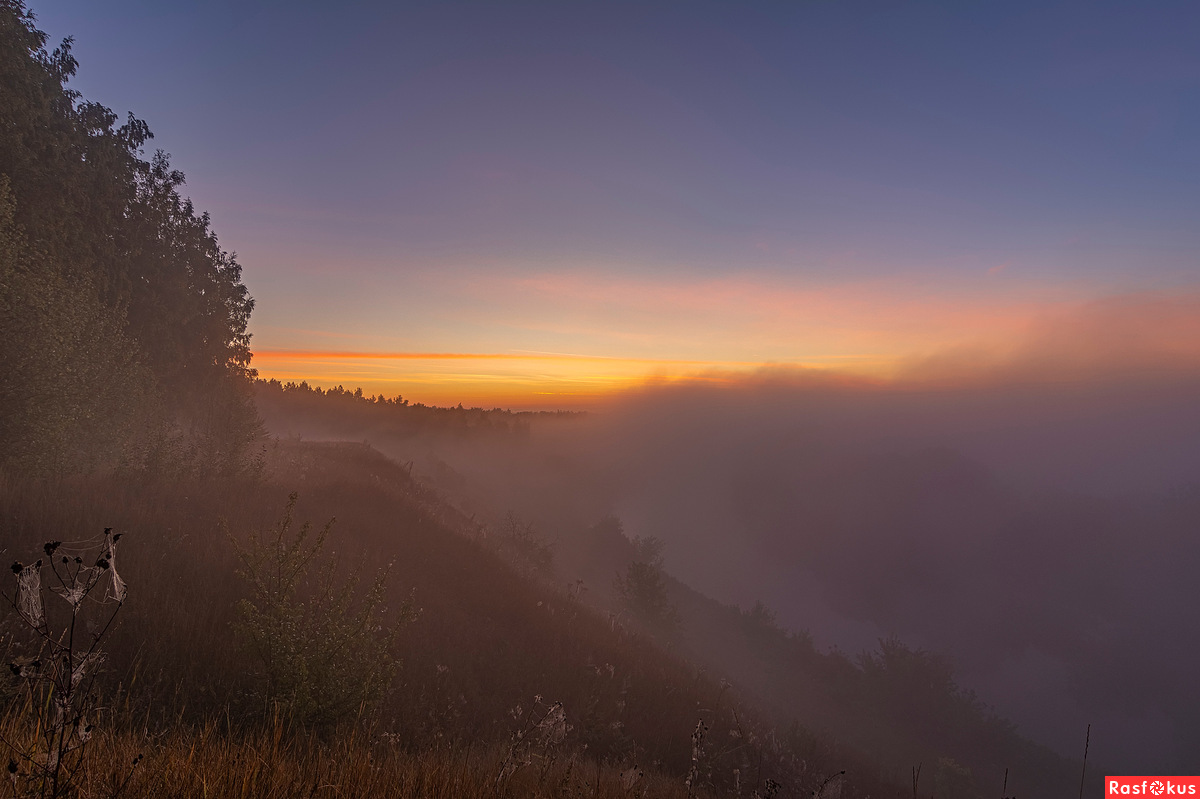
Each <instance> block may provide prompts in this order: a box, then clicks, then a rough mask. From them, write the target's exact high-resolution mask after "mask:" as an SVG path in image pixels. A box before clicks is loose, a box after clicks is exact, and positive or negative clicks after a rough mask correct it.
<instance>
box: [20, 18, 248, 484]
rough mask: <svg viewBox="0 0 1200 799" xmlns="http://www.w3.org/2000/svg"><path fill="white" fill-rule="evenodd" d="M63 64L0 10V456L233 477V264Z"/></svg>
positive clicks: (140, 147) (237, 312)
mask: <svg viewBox="0 0 1200 799" xmlns="http://www.w3.org/2000/svg"><path fill="white" fill-rule="evenodd" d="M76 67H77V63H76V60H75V58H74V56H73V55H72V54H71V40H70V39H67V40H65V41H64V42H63V43H62V45H61V46H59V47H57V48H55V49H54V50H53V51H51V50H48V49H47V47H46V34H44V33H42V32H41V31H39V30H37V29H36V28H35V27H34V20H33V16H32V14H31V13H30V12H29V11H28V10H27V9H26V8H25V7H24V4H23V3H21V2H14V1H13V0H4V2H2V3H0V362H3V364H4V369H3V370H0V404H2V406H3V407H4V409H5V413H4V415H3V417H2V418H0V458H3V459H4V461H6V462H11V463H16V464H20V465H21V466H22V467H23V468H27V469H34V470H38V471H46V472H62V471H64V470H66V471H75V470H87V469H91V468H95V467H97V466H101V465H139V466H154V465H155V464H156V463H165V462H168V460H169V461H170V462H174V463H179V462H181V460H186V461H187V462H188V463H189V464H190V467H189V468H204V469H229V468H235V467H236V464H237V463H238V459H239V457H240V455H241V454H242V452H243V450H244V448H245V447H246V445H247V444H248V443H249V442H250V441H251V440H252V439H253V438H254V437H255V436H256V435H257V434H258V425H257V418H256V415H255V411H254V407H253V403H252V399H251V396H250V391H249V380H250V378H251V377H253V375H254V370H252V369H251V368H250V336H249V334H248V333H247V332H246V326H247V323H248V321H249V319H250V312H251V310H252V309H253V308H254V300H253V299H252V298H251V297H250V295H249V293H248V292H247V290H246V287H245V286H244V285H243V284H242V270H241V266H239V264H238V262H237V260H236V258H235V257H234V256H233V255H232V254H231V253H228V252H226V251H225V250H223V249H222V248H221V246H220V244H219V243H218V241H217V237H216V235H215V234H214V233H213V231H212V230H211V228H210V224H209V217H208V214H206V213H199V212H197V210H196V209H195V208H194V207H193V205H192V203H191V201H190V200H188V199H187V198H185V197H184V196H183V195H182V194H181V193H180V191H181V188H182V186H183V182H184V176H183V174H182V173H181V172H179V171H178V170H175V169H172V168H171V164H170V159H169V156H168V155H167V154H166V153H164V152H162V151H161V150H159V151H155V152H153V153H150V154H147V151H146V146H147V143H148V142H150V141H151V139H152V138H153V134H152V133H151V132H150V128H149V126H148V125H147V124H146V123H145V122H143V121H142V120H140V119H137V118H136V117H134V116H133V115H132V114H130V115H129V116H128V118H127V119H125V120H124V121H121V120H120V119H119V117H118V116H117V114H116V113H115V112H113V111H112V110H111V109H109V108H106V107H104V106H103V105H101V104H99V103H95V102H91V101H88V100H85V99H84V98H82V97H81V96H80V94H79V92H77V91H75V90H73V89H71V88H68V85H67V84H68V81H69V80H70V78H71V76H72V75H74V74H75V70H76Z"/></svg>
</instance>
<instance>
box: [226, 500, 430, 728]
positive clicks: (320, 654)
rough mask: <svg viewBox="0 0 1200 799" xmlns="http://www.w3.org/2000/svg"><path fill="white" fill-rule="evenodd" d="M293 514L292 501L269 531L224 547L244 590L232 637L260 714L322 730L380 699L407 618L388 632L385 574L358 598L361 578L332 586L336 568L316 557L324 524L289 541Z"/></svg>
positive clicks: (408, 607) (406, 614)
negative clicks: (256, 670) (246, 657)
mask: <svg viewBox="0 0 1200 799" xmlns="http://www.w3.org/2000/svg"><path fill="white" fill-rule="evenodd" d="M295 505H296V494H292V495H291V497H290V498H289V499H288V503H287V507H286V509H285V511H284V515H283V518H282V519H281V520H280V521H279V522H278V523H277V524H276V525H275V526H274V528H273V529H272V530H270V531H266V532H260V533H256V534H254V535H252V536H251V537H250V539H249V541H248V542H247V543H246V545H245V546H243V545H241V544H239V543H238V542H237V541H236V540H234V541H233V544H234V548H235V550H236V552H237V556H238V559H239V560H240V561H241V568H240V569H239V571H238V574H239V575H240V576H241V577H242V578H244V579H245V580H246V582H247V583H248V585H249V588H250V596H249V598H246V599H243V600H242V601H241V602H240V603H239V604H238V617H239V618H238V621H237V623H236V629H237V632H238V633H239V634H240V636H241V638H242V640H243V642H244V644H245V646H246V648H247V649H248V650H249V652H250V653H251V655H252V656H253V657H254V659H255V660H256V661H257V663H258V666H259V667H260V669H261V673H260V675H259V676H260V677H261V681H262V698H263V699H264V703H265V706H266V708H267V709H269V710H276V709H278V710H283V711H284V712H286V713H287V714H288V715H289V716H290V717H291V718H293V719H294V720H296V721H299V722H301V723H303V724H306V725H311V726H326V725H330V724H334V723H337V722H339V721H343V720H346V719H348V718H352V717H353V716H354V715H355V714H356V713H358V712H359V711H360V710H362V709H363V708H364V707H367V706H371V705H374V704H376V703H378V701H379V700H380V699H382V697H383V694H384V692H385V691H386V689H387V687H388V685H389V684H390V683H391V680H392V677H393V676H394V674H395V671H396V669H397V667H398V665H399V664H398V662H397V660H396V659H395V657H394V656H393V654H392V651H393V648H394V647H393V645H394V643H395V641H396V636H397V635H398V634H399V631H400V626H401V625H402V624H403V623H405V622H407V621H410V620H412V619H413V618H414V617H415V611H414V609H413V606H412V603H411V602H410V601H406V602H405V603H404V604H403V605H402V606H401V607H400V609H399V611H398V613H397V614H396V616H395V617H394V619H393V623H392V624H391V625H388V624H387V618H386V615H387V614H386V609H385V607H384V599H385V589H386V583H387V575H388V571H389V568H390V566H389V567H388V568H384V569H381V570H380V571H379V572H378V573H377V574H376V575H375V578H374V580H373V581H372V583H371V585H370V587H369V588H368V589H367V590H366V592H365V593H364V594H363V596H362V597H358V596H357V594H358V593H359V592H358V586H359V582H360V578H361V569H355V570H354V571H353V572H352V573H351V574H350V575H349V576H348V577H346V578H343V579H339V577H338V570H337V563H336V561H335V560H334V559H332V558H328V557H323V552H322V550H323V549H324V546H325V541H326V539H327V538H328V536H329V533H330V531H331V530H332V528H333V520H332V519H331V520H330V521H329V522H328V523H327V524H326V525H325V526H324V527H323V528H322V529H321V530H320V532H318V533H317V534H316V535H315V536H313V535H312V526H311V525H310V524H309V523H308V522H305V523H304V524H303V525H301V526H300V529H299V530H298V531H296V532H295V533H293V532H292V526H293V520H292V515H293V512H294V510H295ZM231 540H232V539H231ZM322 561H323V562H322Z"/></svg>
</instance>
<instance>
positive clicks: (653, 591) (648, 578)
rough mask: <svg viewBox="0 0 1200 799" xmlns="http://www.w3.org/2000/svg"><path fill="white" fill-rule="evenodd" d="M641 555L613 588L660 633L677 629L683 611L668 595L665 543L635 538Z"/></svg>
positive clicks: (617, 580)
mask: <svg viewBox="0 0 1200 799" xmlns="http://www.w3.org/2000/svg"><path fill="white" fill-rule="evenodd" d="M633 543H634V545H635V547H636V549H637V555H636V556H635V559H634V561H633V562H632V563H630V564H629V567H628V568H627V569H626V570H625V573H624V574H618V575H617V577H616V579H615V580H614V581H613V588H614V590H615V591H616V593H617V598H618V599H620V601H621V604H622V605H623V606H624V607H625V609H626V610H628V611H629V612H630V613H631V614H633V616H634V617H635V618H637V619H638V620H639V621H641V622H642V623H643V624H645V625H646V626H648V627H650V628H651V629H654V630H657V631H659V632H665V633H670V632H674V631H675V630H676V629H677V628H678V626H679V622H680V619H679V611H678V610H676V608H675V606H674V605H672V604H671V600H670V598H669V596H668V594H667V580H666V576H665V574H664V572H663V560H662V551H663V546H664V545H663V542H662V541H661V540H660V539H658V538H655V537H653V536H651V537H648V538H635V539H634V540H633Z"/></svg>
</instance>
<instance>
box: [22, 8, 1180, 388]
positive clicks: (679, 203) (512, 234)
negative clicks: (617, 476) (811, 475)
mask: <svg viewBox="0 0 1200 799" xmlns="http://www.w3.org/2000/svg"><path fill="white" fill-rule="evenodd" d="M32 9H33V11H34V12H35V14H36V15H37V18H38V21H39V27H41V28H42V29H43V30H45V31H46V32H47V33H49V34H50V36H51V38H52V39H54V40H57V39H60V38H62V37H64V36H68V35H70V36H74V37H75V54H76V56H77V58H78V59H79V62H80V69H79V72H78V75H77V77H76V78H75V79H74V81H73V85H74V87H75V88H76V89H79V90H80V91H82V93H83V95H84V96H85V97H86V98H88V99H91V100H96V101H99V102H102V103H104V104H106V105H108V106H110V107H112V108H113V109H114V110H116V111H117V112H118V113H119V114H122V115H124V114H125V113H126V112H130V111H132V112H133V113H134V114H136V115H137V116H139V117H140V118H143V119H145V120H146V121H147V122H148V123H149V124H150V127H151V129H152V130H153V131H154V133H155V139H154V141H153V142H152V143H151V146H152V147H155V148H162V149H164V150H165V151H167V152H169V153H170V154H171V155H172V160H173V163H174V165H175V166H176V167H178V168H180V169H182V170H183V171H184V172H185V173H186V174H187V176H188V184H187V188H186V192H187V193H188V194H189V195H190V196H191V197H192V199H193V200H194V201H195V202H196V204H197V206H198V207H199V208H201V209H206V210H208V211H209V212H210V213H211V215H212V224H213V228H214V229H215V231H216V233H217V235H218V237H219V238H220V241H221V243H222V246H223V247H225V248H226V249H227V250H230V251H233V252H236V253H237V255H238V258H239V261H240V262H241V264H242V265H243V267H244V270H245V271H244V279H245V282H246V284H247V286H248V287H249V289H250V291H251V293H252V294H253V296H254V297H255V299H256V308H255V312H254V315H253V319H252V322H251V332H252V333H253V335H254V338H253V348H254V351H255V366H257V368H258V369H259V370H260V374H261V375H262V376H264V377H277V378H280V379H283V380H297V381H298V380H301V379H307V380H309V381H310V382H311V383H315V384H319V385H325V386H331V385H335V384H342V385H345V386H346V387H352V386H361V387H363V388H364V390H366V391H367V392H368V393H372V394H373V393H376V392H378V393H384V394H386V395H388V396H394V395H396V394H402V395H403V396H405V397H407V398H409V399H411V400H414V401H422V402H427V403H435V404H456V403H459V402H461V403H463V404H467V405H484V406H494V405H505V406H510V407H589V406H594V405H597V404H600V403H603V401H604V399H605V398H606V397H609V396H612V394H613V392H614V391H618V390H620V389H626V388H630V387H635V386H638V385H642V384H645V383H646V382H648V381H649V382H659V383H661V382H664V381H701V382H704V381H729V380H737V379H739V377H740V376H744V375H747V374H753V373H757V372H761V371H763V370H780V369H785V370H786V369H802V368H817V369H827V370H835V371H840V372H848V373H852V374H855V375H859V376H866V377H868V378H871V379H880V380H886V379H889V378H893V377H895V376H896V375H898V374H908V373H910V372H911V371H912V369H913V368H914V364H928V363H931V362H941V361H943V360H944V359H945V358H946V357H948V354H949V355H953V354H955V353H958V354H959V355H960V356H961V355H962V354H964V353H967V354H971V355H970V357H971V358H983V359H985V360H986V359H989V358H990V359H997V358H1000V359H1002V358H1003V357H1004V354H1005V353H1006V352H1009V351H1011V350H1013V349H1014V348H1015V349H1020V348H1021V346H1022V342H1026V341H1029V340H1032V339H1036V338H1037V336H1038V335H1039V334H1038V331H1040V330H1044V329H1045V328H1046V326H1047V325H1051V326H1052V325H1054V324H1056V322H1055V320H1060V319H1062V318H1067V317H1071V316H1072V315H1078V314H1080V313H1087V309H1089V308H1095V307H1097V306H1098V305H1099V306H1106V305H1112V304H1114V303H1117V304H1121V305H1122V307H1125V308H1126V309H1128V312H1127V313H1125V314H1124V315H1123V316H1122V317H1121V320H1120V324H1121V325H1122V326H1121V327H1119V328H1117V329H1116V332H1115V333H1114V331H1113V329H1106V335H1105V336H1101V337H1100V340H1098V341H1096V342H1089V341H1084V342H1083V343H1082V344H1080V346H1079V347H1077V348H1076V350H1075V354H1076V355H1077V356H1079V357H1088V358H1092V359H1093V360H1095V358H1096V357H1097V356H1098V355H1100V356H1102V355H1103V351H1104V347H1106V346H1109V345H1111V344H1112V343H1113V341H1114V339H1115V340H1126V339H1127V338H1129V337H1131V336H1132V337H1138V338H1139V339H1146V338H1147V337H1150V338H1153V337H1154V336H1156V335H1161V336H1163V337H1165V338H1163V339H1162V340H1161V341H1151V342H1150V348H1151V349H1162V346H1167V345H1169V344H1172V339H1171V338H1170V337H1172V336H1175V335H1177V333H1178V327H1177V326H1172V325H1161V324H1157V323H1158V322H1159V321H1160V320H1159V316H1158V311H1159V310H1160V309H1161V308H1162V307H1163V304H1164V303H1167V304H1170V303H1177V302H1178V303H1183V306H1182V307H1186V308H1191V307H1194V306H1193V305H1192V302H1193V300H1195V298H1196V297H1197V296H1200V225H1197V224H1196V223H1195V220H1196V219H1198V218H1200V149H1197V147H1196V146H1195V144H1196V142H1197V141H1200V47H1197V46H1196V45H1197V41H1198V40H1200V7H1197V6H1196V5H1195V4H1191V3H1166V2H1164V3H1155V4H1140V5H1135V4H1131V3H1059V4H1044V3H1024V2H1007V3H969V4H968V3H954V4H951V3H868V2H840V3H834V2H796V3H776V2H763V3H754V4H747V3H739V4H735V3H655V4H647V3H636V4H635V3H630V4H624V3H603V4H601V3H503V4H500V3H406V4H395V3H344V4H329V3H322V4H313V3H305V2H292V3H286V4H284V3H256V2H239V3H230V2H214V3H207V4H165V3H152V2H132V1H127V0H114V1H113V2H108V3H104V4H96V3H90V2H77V1H76V0H63V1H62V2H52V1H49V0H48V1H47V2H35V3H34V4H33V5H32ZM1185 317H1186V314H1185ZM1148 331H1149V332H1148ZM1126 334H1128V335H1126ZM1177 344H1178V342H1177V341H1175V342H1174V344H1172V345H1177ZM1159 345H1162V346H1159ZM1196 346H1200V345H1196ZM1192 354H1195V353H1192ZM960 359H961V358H960Z"/></svg>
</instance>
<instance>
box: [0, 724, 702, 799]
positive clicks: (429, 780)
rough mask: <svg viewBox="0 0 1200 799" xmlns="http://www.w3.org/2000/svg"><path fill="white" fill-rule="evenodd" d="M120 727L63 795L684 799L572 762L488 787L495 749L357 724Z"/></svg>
mask: <svg viewBox="0 0 1200 799" xmlns="http://www.w3.org/2000/svg"><path fill="white" fill-rule="evenodd" d="M128 721H129V720H128V719H126V720H125V723H122V724H119V725H105V726H106V727H109V728H108V729H105V730H101V731H99V732H98V733H97V734H96V735H94V736H93V738H92V740H91V741H90V742H89V743H88V747H87V750H86V752H85V755H84V768H83V769H82V770H81V772H80V776H79V777H78V779H77V781H76V785H75V789H76V791H77V793H74V794H72V795H78V796H80V797H118V796H119V797H126V798H127V799H142V798H143V797H144V798H145V799H170V798H171V797H180V798H182V797H189V798H190V797H221V798H222V799H284V797H314V798H315V797H376V796H377V797H393V798H394V799H405V798H406V797H412V798H413V799H417V798H418V797H420V798H421V799H439V798H440V797H444V798H445V799H502V798H505V797H530V798H531V799H532V798H534V797H545V798H546V799H550V797H572V798H575V797H578V798H579V799H583V798H584V797H595V798H596V799H617V797H621V798H622V799H624V798H625V797H664V799H669V798H671V797H684V796H686V795H687V791H686V789H685V788H684V786H683V784H682V780H680V779H678V778H671V777H667V776H664V775H661V774H651V773H647V774H646V775H645V776H643V777H642V778H641V779H640V780H638V781H637V782H636V783H635V784H633V785H629V787H628V788H627V787H626V785H628V781H625V782H623V780H622V773H621V770H620V769H619V768H617V767H614V766H609V765H600V764H598V763H596V762H595V761H593V760H587V759H584V758H581V757H579V756H578V753H576V754H574V755H565V756H557V757H554V758H551V759H549V760H547V761H546V762H544V763H538V764H534V765H531V766H527V767H525V768H522V769H520V770H518V771H517V772H516V773H514V774H513V775H512V776H511V777H509V778H507V779H504V780H498V779H497V775H499V774H500V773H501V770H502V768H503V764H504V760H505V756H506V754H507V749H506V747H505V746H502V745H493V746H489V747H479V746H468V747H465V748H461V747H440V748H430V749H424V750H421V751H409V750H406V749H404V748H402V747H399V746H397V745H395V744H393V743H391V742H389V738H388V737H387V736H386V735H376V734H373V733H372V732H371V731H370V730H369V729H366V728H364V727H363V726H361V725H352V726H348V727H347V728H345V729H343V730H342V731H340V732H339V733H338V734H336V735H333V736H329V737H326V738H319V737H317V736H315V735H308V734H304V733H302V732H301V733H296V732H295V731H293V730H291V729H290V728H289V725H288V724H287V723H286V722H285V721H283V720H282V719H279V718H276V719H275V720H274V721H273V722H272V723H270V724H269V725H268V726H266V727H265V728H263V729H260V730H258V731H255V732H246V733H238V732H236V731H233V730H231V729H229V728H228V727H226V726H225V725H224V724H223V723H220V722H213V721H210V722H208V723H206V724H202V725H199V726H190V725H186V724H178V725H176V726H175V727H173V728H172V729H170V730H169V731H166V732H162V733H158V734H151V733H147V732H145V731H132V730H130V729H129V724H128ZM113 727H117V728H122V731H114V730H113ZM27 734H28V730H27V729H26V728H25V727H24V726H23V724H22V719H21V717H20V715H19V714H17V713H15V712H10V713H9V714H8V716H7V717H5V718H4V719H3V720H2V721H0V735H3V736H4V738H5V739H7V740H14V739H15V738H19V737H20V736H22V735H27ZM139 758H140V760H139ZM135 761H137V763H136V765H135Z"/></svg>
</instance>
